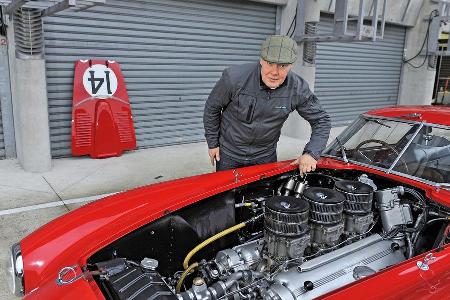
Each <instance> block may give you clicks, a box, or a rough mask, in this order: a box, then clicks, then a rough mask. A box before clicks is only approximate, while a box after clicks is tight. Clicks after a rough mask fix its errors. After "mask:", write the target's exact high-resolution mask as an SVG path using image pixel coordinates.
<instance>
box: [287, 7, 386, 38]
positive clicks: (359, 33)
mask: <svg viewBox="0 0 450 300" xmlns="http://www.w3.org/2000/svg"><path fill="white" fill-rule="evenodd" d="M305 1H308V0H297V19H296V22H297V27H296V29H295V32H294V39H295V40H296V41H297V42H364V41H370V40H371V41H376V40H377V39H382V38H383V36H384V26H385V16H386V3H387V0H372V6H371V8H370V9H369V13H368V15H367V16H365V15H364V11H365V6H364V4H365V3H364V2H365V1H366V0H359V8H358V16H357V18H349V14H348V5H349V4H348V2H349V0H336V1H335V9H334V29H333V31H332V32H330V33H329V34H307V33H305ZM379 1H383V7H382V10H381V15H380V13H379V9H378V8H379V4H380V3H379ZM370 14H372V16H370ZM366 19H370V20H371V25H370V26H368V25H364V20H366ZM352 20H357V25H356V31H355V32H349V31H348V22H349V21H352ZM379 23H380V33H379V34H378V25H379Z"/></svg>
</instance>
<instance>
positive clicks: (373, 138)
mask: <svg viewBox="0 0 450 300" xmlns="http://www.w3.org/2000/svg"><path fill="white" fill-rule="evenodd" d="M324 155H328V156H333V157H338V158H341V159H344V160H346V159H347V160H348V161H350V162H356V163H362V164H366V165H371V166H375V167H378V168H382V169H386V171H387V170H391V169H392V171H394V172H398V173H402V174H407V175H410V176H413V177H418V178H422V179H425V180H427V181H432V182H435V183H448V182H449V181H450V178H449V176H450V129H449V128H445V127H437V126H434V125H430V124H420V123H407V122H401V121H400V120H398V121H397V120H385V119H381V118H372V117H366V116H363V117H360V118H359V119H357V120H356V121H355V122H354V123H353V124H352V125H350V126H349V127H348V128H347V129H346V130H345V131H344V132H343V133H342V134H341V135H340V136H339V137H338V138H336V140H335V141H333V143H331V144H330V145H329V146H328V147H327V149H326V150H325V151H324Z"/></svg>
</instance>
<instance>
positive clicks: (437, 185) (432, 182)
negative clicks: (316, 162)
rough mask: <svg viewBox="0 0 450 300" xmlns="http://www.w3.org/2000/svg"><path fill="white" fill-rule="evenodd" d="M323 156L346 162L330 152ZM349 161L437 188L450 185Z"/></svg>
mask: <svg viewBox="0 0 450 300" xmlns="http://www.w3.org/2000/svg"><path fill="white" fill-rule="evenodd" d="M321 157H329V158H332V159H334V160H338V161H342V162H344V163H345V161H344V160H343V159H342V158H341V157H337V156H333V155H329V154H322V155H321ZM348 162H349V163H351V164H355V165H357V166H361V167H366V168H369V169H373V170H377V171H381V172H384V173H386V174H393V175H398V176H401V177H404V178H408V179H412V180H415V181H417V182H421V183H425V184H428V185H430V186H433V187H435V188H446V189H447V186H448V185H449V184H448V183H437V182H434V181H429V180H426V179H423V178H420V177H415V176H412V175H409V174H405V173H401V172H398V171H392V172H391V173H387V169H386V168H381V167H377V166H373V165H368V164H365V163H361V162H359V161H355V160H351V159H349V160H348Z"/></svg>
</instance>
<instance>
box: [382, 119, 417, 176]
mask: <svg viewBox="0 0 450 300" xmlns="http://www.w3.org/2000/svg"><path fill="white" fill-rule="evenodd" d="M424 124H425V123H424V122H422V123H420V126H419V128H417V130H416V132H414V134H413V136H412V137H411V138H410V139H409V141H408V143H406V146H405V147H403V149H402V151H401V152H400V153H399V155H398V156H397V158H396V159H395V160H394V162H393V163H392V165H391V166H390V167H389V170H387V172H386V173H387V174H389V173H391V171H392V169H393V168H394V167H395V165H396V164H397V163H398V161H399V160H400V158H401V157H402V155H403V154H404V153H405V152H406V149H408V147H409V145H411V143H412V141H413V140H414V139H415V138H416V136H417V135H418V134H419V131H420V130H421V129H422V127H423V125H424Z"/></svg>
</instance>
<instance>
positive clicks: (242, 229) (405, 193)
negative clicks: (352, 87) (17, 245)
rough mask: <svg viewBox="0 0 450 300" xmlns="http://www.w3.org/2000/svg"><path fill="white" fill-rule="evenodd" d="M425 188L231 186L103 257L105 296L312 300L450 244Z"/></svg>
mask: <svg viewBox="0 0 450 300" xmlns="http://www.w3.org/2000/svg"><path fill="white" fill-rule="evenodd" d="M449 216H450V213H449V211H448V210H446V209H445V208H444V207H442V206H440V205H439V204H437V203H435V202H433V201H432V200H431V199H427V198H426V197H425V196H424V194H423V192H422V191H420V190H418V189H415V188H413V187H410V186H407V185H404V184H399V183H397V182H394V181H390V180H387V179H386V178H383V177H379V176H376V175H372V174H364V173H361V172H358V171H354V170H348V171H336V170H320V172H315V173H309V174H307V175H306V176H305V177H304V178H302V177H300V176H299V175H298V172H297V171H292V172H288V173H285V174H282V175H278V176H275V177H271V178H265V179H261V180H260V181H257V182H254V183H251V184H248V185H245V186H242V187H239V188H236V189H234V190H230V191H227V192H224V193H221V194H218V195H215V196H213V197H210V198H208V199H204V200H202V201H200V202H198V203H195V204H192V205H190V206H188V207H186V208H183V209H181V210H179V211H175V212H168V213H167V214H166V215H165V216H164V217H162V218H160V219H158V220H156V221H154V222H152V223H149V224H147V225H146V226H144V227H141V228H139V229H138V230H136V231H134V232H132V233H130V234H128V235H126V236H124V237H122V238H121V239H119V240H117V241H115V242H113V243H112V244H110V245H108V246H107V247H105V248H103V249H101V250H100V251H98V252H97V253H95V254H94V255H93V256H92V257H90V259H89V260H88V269H89V270H90V271H95V272H96V273H95V274H98V275H95V276H94V279H95V280H96V282H97V283H98V285H99V286H100V288H101V290H102V292H103V293H104V295H105V297H106V298H107V299H150V298H151V299H184V300H200V299H270V300H272V299H273V300H275V299H276V300H288V299H312V298H315V297H319V296H321V295H324V294H326V293H329V292H331V291H333V290H335V289H338V288H340V287H342V286H344V285H347V284H350V283H352V282H355V281H357V280H360V279H362V278H365V277H368V276H371V275H373V274H376V273H377V272H380V271H383V270H385V269H386V268H389V267H391V266H394V265H396V264H399V263H401V262H403V261H405V260H407V259H409V258H411V257H413V256H415V255H418V254H421V253H424V252H426V251H428V250H431V249H434V248H438V247H442V246H443V245H445V244H447V243H449V242H450V225H449V222H448V220H449Z"/></svg>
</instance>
